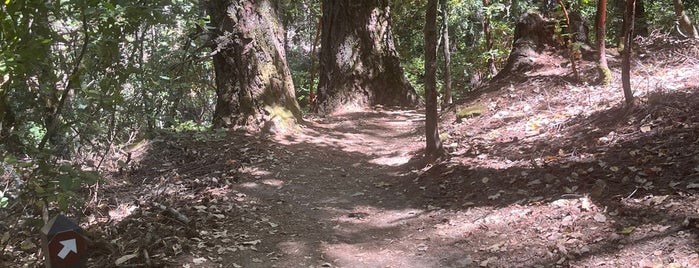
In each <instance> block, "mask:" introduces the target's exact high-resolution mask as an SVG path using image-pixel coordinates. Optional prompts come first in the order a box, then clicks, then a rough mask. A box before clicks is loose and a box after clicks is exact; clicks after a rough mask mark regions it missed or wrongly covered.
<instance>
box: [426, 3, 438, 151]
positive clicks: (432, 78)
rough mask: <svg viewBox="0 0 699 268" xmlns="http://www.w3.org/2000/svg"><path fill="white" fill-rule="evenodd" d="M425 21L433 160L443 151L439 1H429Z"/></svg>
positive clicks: (428, 121) (428, 123)
mask: <svg viewBox="0 0 699 268" xmlns="http://www.w3.org/2000/svg"><path fill="white" fill-rule="evenodd" d="M425 19H426V22H425V99H426V100H425V103H426V111H425V135H426V136H425V137H426V141H427V144H426V145H427V146H426V150H425V156H426V157H427V158H428V159H430V160H433V159H436V158H437V157H438V156H439V155H440V154H441V151H442V141H441V140H440V139H439V128H438V121H439V114H438V113H437V0H428V1H427V13H426V16H425Z"/></svg>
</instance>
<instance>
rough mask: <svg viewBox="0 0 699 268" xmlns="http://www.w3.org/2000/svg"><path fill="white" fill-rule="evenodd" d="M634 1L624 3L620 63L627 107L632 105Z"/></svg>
mask: <svg viewBox="0 0 699 268" xmlns="http://www.w3.org/2000/svg"><path fill="white" fill-rule="evenodd" d="M635 10H636V0H627V1H626V12H625V15H624V28H625V29H626V32H624V50H623V51H622V61H621V83H622V87H623V88H624V99H626V104H627V105H628V106H632V105H633V92H632V91H631V49H632V46H631V44H632V43H633V22H634V17H635V13H636V11H635Z"/></svg>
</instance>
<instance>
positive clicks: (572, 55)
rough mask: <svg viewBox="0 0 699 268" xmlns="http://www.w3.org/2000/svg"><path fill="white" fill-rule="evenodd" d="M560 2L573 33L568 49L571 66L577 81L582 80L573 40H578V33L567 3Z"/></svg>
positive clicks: (569, 28)
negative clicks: (573, 26)
mask: <svg viewBox="0 0 699 268" xmlns="http://www.w3.org/2000/svg"><path fill="white" fill-rule="evenodd" d="M558 4H560V5H561V8H562V9H563V15H565V18H566V23H567V25H568V28H566V29H568V30H567V31H568V33H569V34H571V36H569V37H568V44H567V45H568V49H569V50H570V52H569V53H570V67H571V68H572V69H573V76H574V77H575V81H580V74H578V67H577V64H576V62H575V46H574V45H573V42H574V41H575V40H576V38H575V35H576V34H577V33H576V32H575V31H574V30H573V29H571V28H572V27H571V24H570V16H568V9H566V5H565V4H564V3H563V0H558Z"/></svg>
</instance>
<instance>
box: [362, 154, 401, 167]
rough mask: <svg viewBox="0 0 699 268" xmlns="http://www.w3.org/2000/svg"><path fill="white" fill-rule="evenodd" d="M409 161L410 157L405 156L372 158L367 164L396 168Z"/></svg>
mask: <svg viewBox="0 0 699 268" xmlns="http://www.w3.org/2000/svg"><path fill="white" fill-rule="evenodd" d="M409 161H410V156H407V155H405V156H394V157H379V158H374V159H372V160H371V161H369V163H372V164H377V165H382V166H391V167H396V166H400V165H403V164H406V163H408V162H409Z"/></svg>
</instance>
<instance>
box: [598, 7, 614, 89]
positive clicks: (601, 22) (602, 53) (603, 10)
mask: <svg viewBox="0 0 699 268" xmlns="http://www.w3.org/2000/svg"><path fill="white" fill-rule="evenodd" d="M606 23H607V0H599V1H598V2H597V53H598V54H597V55H598V56H599V62H598V64H599V65H598V66H597V69H598V73H599V83H600V84H602V85H605V86H607V85H609V84H611V83H612V73H611V71H610V70H609V66H608V65H607V53H606V52H607V48H606V45H605V39H606V36H607V35H606Z"/></svg>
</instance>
